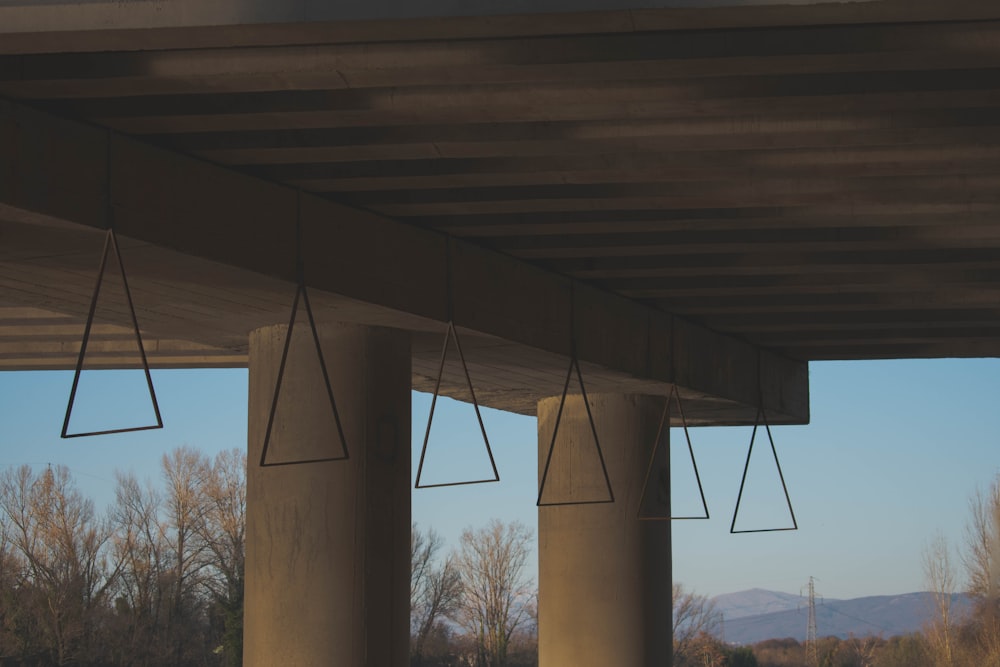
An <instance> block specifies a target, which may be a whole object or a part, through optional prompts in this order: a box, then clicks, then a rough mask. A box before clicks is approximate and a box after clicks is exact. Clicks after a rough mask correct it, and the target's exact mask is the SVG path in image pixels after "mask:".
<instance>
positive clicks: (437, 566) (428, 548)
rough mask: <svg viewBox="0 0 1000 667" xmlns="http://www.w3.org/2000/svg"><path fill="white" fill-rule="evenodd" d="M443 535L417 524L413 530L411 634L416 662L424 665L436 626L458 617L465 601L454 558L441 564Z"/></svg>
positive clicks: (411, 534) (412, 649)
mask: <svg viewBox="0 0 1000 667" xmlns="http://www.w3.org/2000/svg"><path fill="white" fill-rule="evenodd" d="M443 544H444V542H443V540H442V539H441V536H440V535H438V534H437V533H436V532H434V529H432V528H431V529H428V530H427V532H426V533H424V532H421V531H420V530H419V529H418V528H417V525H416V524H413V527H412V529H411V531H410V633H411V653H412V655H413V659H414V662H415V663H416V664H418V665H419V664H421V663H422V660H423V657H424V651H425V647H426V644H427V639H428V637H430V635H431V632H432V631H433V630H434V629H435V627H436V626H437V624H438V623H439V622H440V621H441V620H443V619H445V618H450V617H453V616H455V614H456V612H457V611H458V609H459V605H460V603H461V599H462V579H461V576H460V575H459V572H458V569H457V568H456V567H455V559H454V557H453V556H448V557H446V558H445V560H444V562H443V563H440V562H438V561H439V559H438V555H439V552H440V550H441V547H442V545H443Z"/></svg>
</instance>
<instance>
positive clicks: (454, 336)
mask: <svg viewBox="0 0 1000 667" xmlns="http://www.w3.org/2000/svg"><path fill="white" fill-rule="evenodd" d="M452 340H454V341H455V348H456V349H457V350H458V358H459V360H460V361H461V362H462V372H463V373H464V374H465V382H466V385H467V386H468V387H469V395H470V396H471V397H472V407H473V409H474V410H475V411H476V420H477V421H478V422H479V431H480V432H481V433H482V434H483V443H485V445H486V453H487V455H488V456H489V457H490V466H491V467H492V468H493V477H492V478H491V479H473V480H466V481H460V482H439V483H434V484H423V483H422V482H421V479H422V476H423V472H424V458H425V457H426V455H427V443H428V442H429V440H430V437H431V424H432V423H433V422H434V408H435V407H436V406H437V399H438V395H439V394H440V392H441V379H442V377H443V376H444V363H445V360H446V359H447V358H448V343H449V341H452ZM499 481H500V473H499V472H497V463H496V459H494V458H493V449H492V448H491V447H490V439H489V436H487V435H486V426H485V425H484V424H483V416H482V414H481V413H480V412H479V401H477V400H476V390H475V389H473V387H472V378H471V377H470V376H469V366H468V364H467V363H466V362H465V354H464V353H463V352H462V343H461V342H459V340H458V331H456V330H455V323H454V322H453V321H449V322H448V330H447V331H446V332H445V335H444V347H443V348H442V349H441V363H440V365H439V366H438V376H437V382H436V383H435V384H434V397H433V398H431V410H430V414H428V415H427V430H426V431H425V432H424V445H423V447H422V448H421V450H420V463H419V464H418V465H417V480H416V483H415V484H414V488H416V489H431V488H436V487H442V486H465V485H467V484H488V483H490V482H499Z"/></svg>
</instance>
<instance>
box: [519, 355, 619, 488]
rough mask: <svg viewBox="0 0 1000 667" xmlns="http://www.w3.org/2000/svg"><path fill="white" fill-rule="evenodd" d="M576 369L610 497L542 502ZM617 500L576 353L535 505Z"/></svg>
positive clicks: (567, 376) (567, 378)
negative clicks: (570, 385)
mask: <svg viewBox="0 0 1000 667" xmlns="http://www.w3.org/2000/svg"><path fill="white" fill-rule="evenodd" d="M574 369H575V370H576V378H577V381H578V382H579V383H580V394H581V395H582V396H583V405H584V407H586V409H587V420H588V421H589V422H590V432H591V433H592V434H593V436H594V446H595V447H596V448H597V456H598V458H599V459H600V461H601V472H603V473H604V484H605V485H606V487H607V489H608V498H607V499H605V500H570V501H565V502H555V503H548V502H542V495H543V494H544V493H545V482H546V480H547V479H548V477H549V466H550V465H551V463H552V452H553V451H555V447H556V437H557V436H558V435H559V424H560V422H561V421H562V413H563V408H564V407H565V406H566V395H567V394H568V393H569V382H570V380H571V379H572V377H573V370H574ZM613 502H615V493H614V491H613V490H612V488H611V478H610V477H609V476H608V466H607V464H605V462H604V452H603V451H602V450H601V441H600V439H599V438H598V437H597V427H596V426H595V425H594V415H593V414H592V413H591V411H590V401H589V400H587V389H586V387H584V386H583V374H582V373H581V372H580V362H579V361H577V359H576V356H575V355H574V356H573V357H572V358H571V359H570V362H569V370H568V371H567V372H566V383H565V384H564V385H563V392H562V399H560V401H559V410H558V411H557V412H556V423H555V425H554V426H553V428H552V442H551V443H550V444H549V454H548V456H547V457H546V458H545V469H544V471H543V472H542V480H541V482H540V483H539V486H538V500H537V501H536V502H535V505H536V506H538V507H560V506H564V505H600V504H606V503H613Z"/></svg>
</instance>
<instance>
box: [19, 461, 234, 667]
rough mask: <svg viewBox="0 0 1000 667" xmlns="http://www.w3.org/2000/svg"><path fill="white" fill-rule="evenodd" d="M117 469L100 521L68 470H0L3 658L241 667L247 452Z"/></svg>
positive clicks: (39, 663) (46, 663)
mask: <svg viewBox="0 0 1000 667" xmlns="http://www.w3.org/2000/svg"><path fill="white" fill-rule="evenodd" d="M160 463H161V465H160V472H161V482H162V486H156V485H154V484H152V483H151V482H140V481H139V480H138V479H136V477H135V475H133V474H131V473H123V472H116V473H115V475H114V477H115V482H114V485H115V499H114V502H113V503H112V504H111V506H110V507H109V508H108V510H107V511H106V512H105V513H103V514H100V515H99V514H98V513H97V512H96V511H95V509H94V503H93V501H92V500H90V499H88V498H86V497H84V496H83V494H82V493H81V492H80V491H79V490H78V489H77V488H76V485H75V483H74V481H73V478H72V476H71V474H70V471H69V469H68V468H66V467H65V466H49V467H46V468H45V469H43V470H41V471H40V472H37V473H36V472H34V471H33V470H32V468H30V467H29V466H21V467H17V468H8V469H7V470H5V471H3V473H0V662H2V664H3V665H32V666H37V667H43V666H49V665H80V666H98V665H100V666H105V665H107V666H112V665H133V666H139V667H158V666H160V665H163V666H166V665H179V666H182V667H184V666H192V667H193V666H200V665H213V666H216V665H218V666H227V667H228V666H233V665H240V664H242V643H243V634H242V627H243V576H244V535H245V526H246V456H245V454H244V453H242V452H240V451H238V450H230V451H224V452H220V453H219V454H218V455H217V456H216V457H215V458H214V459H210V458H208V457H206V456H205V455H203V454H201V453H199V452H198V451H196V450H194V449H191V448H187V447H181V448H178V449H175V450H173V451H172V452H170V453H168V454H166V455H164V456H163V458H162V460H161V462H160Z"/></svg>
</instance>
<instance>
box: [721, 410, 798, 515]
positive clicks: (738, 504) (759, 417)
mask: <svg viewBox="0 0 1000 667" xmlns="http://www.w3.org/2000/svg"><path fill="white" fill-rule="evenodd" d="M761 423H763V424H764V431H765V432H766V433H767V440H768V442H769V443H770V445H771V454H772V456H773V457H774V465H775V469H776V471H777V473H778V480H779V481H780V483H781V490H782V492H783V493H784V500H785V505H787V507H788V514H789V516H790V517H791V519H792V525H791V526H788V527H784V528H753V529H740V530H737V529H736V520H737V517H738V516H739V513H740V507H741V503H742V502H743V491H744V489H745V488H746V481H747V472H748V471H749V470H750V459H751V456H752V455H753V445H754V439H755V438H756V437H757V427H758V426H759V425H760V424H761ZM798 528H799V524H798V522H797V521H796V520H795V510H793V509H792V499H791V497H789V495H788V486H787V485H786V484H785V476H784V474H783V473H782V472H781V462H780V461H778V451H777V450H776V449H775V447H774V438H772V437H771V427H770V426H769V425H768V423H767V416H766V415H765V414H764V407H763V406H760V407H758V408H757V418H756V419H755V420H754V425H753V432H752V433H751V434H750V448H749V450H748V451H747V462H746V465H745V466H744V467H743V479H742V480H741V481H740V492H739V495H738V496H737V498H736V508H735V509H734V510H733V522H732V524H731V525H730V527H729V532H730V533H732V534H736V533H774V532H779V531H785V530H798Z"/></svg>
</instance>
